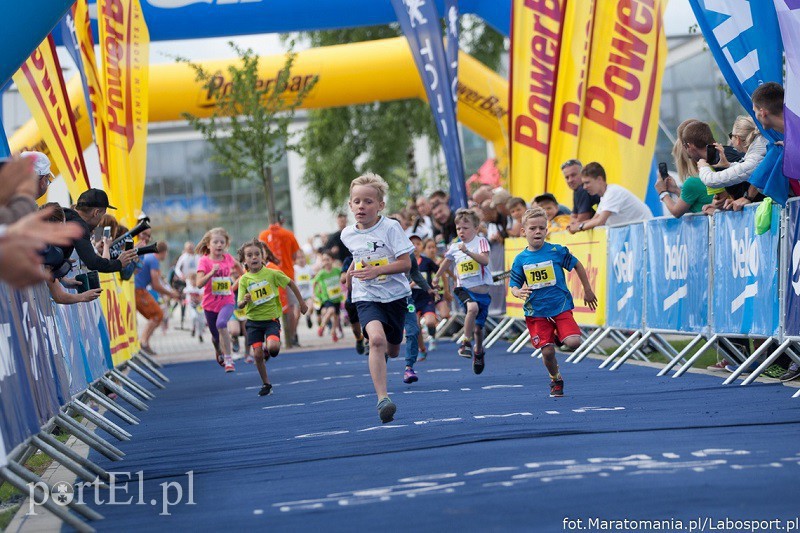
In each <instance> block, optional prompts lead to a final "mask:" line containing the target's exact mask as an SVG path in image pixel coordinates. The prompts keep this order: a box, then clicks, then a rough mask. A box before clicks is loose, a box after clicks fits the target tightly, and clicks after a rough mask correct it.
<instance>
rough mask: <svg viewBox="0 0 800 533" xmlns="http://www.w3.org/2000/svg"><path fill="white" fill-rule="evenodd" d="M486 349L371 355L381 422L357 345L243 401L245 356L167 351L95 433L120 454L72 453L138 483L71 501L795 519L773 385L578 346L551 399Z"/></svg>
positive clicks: (536, 368) (372, 522)
mask: <svg viewBox="0 0 800 533" xmlns="http://www.w3.org/2000/svg"><path fill="white" fill-rule="evenodd" d="M559 357H560V358H561V356H559ZM486 362H487V365H486V370H485V372H484V373H483V374H482V375H480V376H476V375H473V373H472V370H471V366H470V362H469V361H468V360H466V359H462V358H460V357H458V356H457V355H456V354H455V345H442V347H440V348H439V350H437V351H435V352H434V353H432V354H431V355H430V356H429V358H428V360H427V361H426V362H423V363H418V364H417V370H418V373H419V376H420V381H419V382H417V383H415V384H413V385H405V384H403V383H402V379H401V378H402V376H401V372H402V370H403V361H402V358H400V359H398V360H393V361H390V362H389V372H390V374H389V391H390V394H391V395H392V397H393V399H394V401H395V402H396V403H397V406H398V410H397V414H396V415H395V420H394V422H392V423H390V424H386V425H383V424H381V423H380V420H379V418H378V415H377V411H376V409H375V404H376V401H377V399H376V397H375V394H374V392H373V389H372V382H371V380H370V377H369V370H368V367H367V359H366V357H364V356H359V355H357V354H355V352H354V351H353V350H351V349H343V350H335V351H318V352H306V353H294V354H284V355H281V356H280V357H278V358H277V359H275V360H271V361H269V362H268V365H267V368H268V371H269V374H270V379H271V381H272V383H273V385H274V394H272V395H271V396H267V397H261V398H259V397H257V396H256V393H257V392H258V389H259V388H260V381H259V378H258V375H257V373H256V371H255V368H254V367H253V366H252V365H245V364H244V363H243V362H239V364H237V371H236V373H234V374H228V375H226V374H224V373H223V371H222V369H221V368H220V367H219V366H217V364H216V363H215V362H214V361H211V360H209V361H208V362H203V363H191V364H181V365H173V366H168V367H166V368H165V369H164V372H165V373H166V374H167V375H168V376H169V377H170V379H171V380H172V382H171V383H170V384H169V385H168V387H167V389H166V390H158V391H154V392H155V393H156V394H157V397H156V399H155V400H153V401H151V402H150V403H149V405H150V410H149V411H146V412H143V413H139V412H136V414H137V416H139V417H140V418H141V419H142V422H141V424H140V425H138V426H128V425H126V424H124V423H122V422H120V424H121V425H122V426H123V427H125V428H126V429H127V430H129V431H130V432H131V433H133V439H132V440H131V441H129V442H121V443H120V442H116V441H114V440H113V439H110V440H111V442H112V443H114V444H115V445H116V446H118V447H119V448H120V449H122V450H123V451H124V452H126V454H127V456H126V457H125V458H124V459H123V460H122V461H119V462H116V463H114V462H111V461H108V460H107V459H105V458H104V457H102V456H99V455H98V454H96V453H94V452H93V453H92V459H93V460H95V461H96V462H97V463H98V464H100V465H101V466H102V467H104V468H106V469H107V470H110V471H117V472H122V471H124V472H130V473H131V475H132V476H133V477H134V479H136V476H137V474H136V472H138V471H143V474H141V475H142V476H143V478H144V483H143V484H142V486H141V487H140V486H139V485H138V484H137V483H131V484H129V486H128V492H127V495H126V494H125V493H124V492H123V491H122V489H120V488H119V487H118V489H117V493H116V500H117V501H125V500H127V499H130V498H132V502H131V503H130V504H128V505H109V504H108V503H105V504H102V505H97V504H95V503H94V502H89V503H90V504H91V505H92V506H93V507H94V508H96V509H97V510H98V511H99V512H100V513H102V514H103V515H105V517H106V519H105V520H104V521H100V522H97V523H94V524H93V525H94V526H95V527H97V528H98V530H101V531H103V530H106V531H111V530H117V531H120V530H121V531H129V530H133V529H146V530H148V531H151V530H152V531H167V530H172V531H177V530H186V529H189V528H191V529H194V530H201V531H211V530H221V529H223V528H228V529H240V528H246V529H247V530H251V529H256V528H259V529H276V530H278V531H290V530H291V531H298V530H303V531H305V530H321V531H355V530H364V529H366V528H368V527H369V528H379V529H382V530H392V531H401V530H440V531H441V530H448V531H450V530H456V529H462V530H469V531H473V530H497V531H501V530H502V531H508V530H528V531H564V530H565V529H566V530H570V529H572V530H578V529H577V528H579V527H581V526H582V527H585V528H587V529H586V530H598V529H604V527H603V525H604V524H606V525H608V522H602V521H610V520H625V519H628V520H653V521H656V520H657V521H661V522H659V523H658V525H660V526H661V529H667V530H680V528H683V529H684V530H686V531H689V528H690V526H695V530H701V529H700V526H702V525H703V524H705V527H706V528H705V530H706V531H708V530H709V529H708V527H707V526H708V525H709V524H713V525H719V521H724V520H726V519H728V520H736V519H738V520H744V519H747V520H774V519H780V520H783V521H784V522H782V524H783V523H785V521H787V520H792V519H796V517H797V516H798V514H800V507H799V506H798V505H797V494H800V439H799V438H798V436H799V435H800V402H798V401H796V400H792V399H791V392H792V389H787V388H786V387H783V386H781V385H778V384H775V385H773V384H762V383H755V384H753V385H750V386H747V387H740V386H738V385H732V386H722V385H721V383H722V380H723V379H724V378H725V377H726V376H724V375H720V376H708V375H698V374H691V373H690V374H686V375H684V376H683V377H681V378H679V379H671V378H657V377H656V375H655V374H656V373H657V369H655V368H649V367H643V366H635V365H625V366H624V367H622V368H621V369H620V370H618V371H615V372H609V371H607V370H599V369H598V368H597V364H598V362H597V361H595V360H585V361H584V362H582V363H581V364H579V365H572V364H563V363H562V373H563V376H564V380H565V393H566V396H565V397H564V398H557V399H556V398H549V397H548V394H549V387H548V384H549V378H548V377H547V373H546V370H545V368H544V365H543V364H542V362H541V361H540V360H534V359H531V358H530V357H529V356H528V355H509V354H506V353H505V349H504V347H502V348H500V347H495V348H494V349H492V350H490V351H489V353H488V354H487V357H486ZM140 382H142V381H140ZM142 383H146V382H142ZM147 388H148V389H149V390H153V387H152V386H151V385H149V384H147ZM123 405H125V406H126V407H130V406H127V404H124V402H123ZM131 410H133V408H131ZM134 412H135V411H134ZM112 418H113V417H112ZM187 472H192V474H191V476H188V475H187ZM190 482H191V485H190ZM179 490H180V491H181V492H182V494H181V498H180V500H181V501H180V503H175V504H174V505H172V506H169V505H168V503H171V502H177V501H178V500H179V497H178V491H179ZM190 492H191V498H190V494H189V493H190ZM100 494H104V493H100ZM137 503H138V505H137ZM166 513H168V514H166ZM568 520H572V521H568ZM577 520H581V522H577ZM598 520H600V521H598ZM692 520H699V522H697V523H695V522H692V523H691V524H690V521H692ZM707 520H711V521H712V522H708V521H707ZM723 523H724V522H723ZM646 524H650V528H651V529H652V528H653V524H652V523H650V522H648V523H645V522H642V523H639V526H638V529H645V528H644V527H643V525H646ZM611 525H614V524H611ZM617 525H621V524H617ZM731 525H734V523H731ZM664 526H671V527H666V528H664ZM740 526H742V527H743V525H742V524H740ZM731 529H733V528H731Z"/></svg>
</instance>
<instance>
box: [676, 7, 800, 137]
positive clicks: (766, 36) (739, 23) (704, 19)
mask: <svg viewBox="0 0 800 533" xmlns="http://www.w3.org/2000/svg"><path fill="white" fill-rule="evenodd" d="M791 3H794V2H791ZM689 5H691V6H692V11H694V15H695V17H697V24H698V25H699V26H700V29H701V30H702V32H703V37H704V38H705V40H706V44H707V45H708V48H709V50H711V53H712V54H713V55H714V60H715V61H716V62H717V65H718V66H719V69H720V71H722V76H723V77H724V78H725V82H726V83H727V84H728V87H730V88H731V91H733V94H734V95H735V96H736V99H737V100H739V103H740V104H742V107H744V108H745V109H746V110H747V112H748V113H750V115H751V116H753V119H754V120H755V121H756V124H757V125H758V127H759V129H761V124H760V123H759V122H758V120H757V119H756V118H755V115H754V113H753V101H752V100H751V99H750V95H751V94H753V91H755V90H756V88H757V87H758V86H759V85H761V84H762V83H764V82H767V81H775V82H778V83H781V82H783V43H782V42H781V40H780V39H779V38H778V36H779V35H780V28H779V27H778V18H777V16H776V14H775V4H773V3H772V2H769V1H763V2H756V1H741V0H740V1H737V2H720V1H715V0H689ZM764 134H765V135H766V136H768V137H769V138H770V139H772V140H773V141H776V140H780V139H781V138H782V135H781V134H779V133H778V132H776V131H773V130H770V131H767V132H764Z"/></svg>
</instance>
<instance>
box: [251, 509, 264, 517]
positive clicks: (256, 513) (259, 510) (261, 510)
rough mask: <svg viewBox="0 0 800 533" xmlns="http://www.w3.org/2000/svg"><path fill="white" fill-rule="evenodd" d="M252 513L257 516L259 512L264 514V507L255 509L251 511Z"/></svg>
mask: <svg viewBox="0 0 800 533" xmlns="http://www.w3.org/2000/svg"><path fill="white" fill-rule="evenodd" d="M253 514H254V515H256V516H258V515H260V514H264V509H255V510H254V511H253Z"/></svg>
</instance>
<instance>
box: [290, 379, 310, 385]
mask: <svg viewBox="0 0 800 533" xmlns="http://www.w3.org/2000/svg"><path fill="white" fill-rule="evenodd" d="M315 381H317V380H316V379H300V380H297V381H290V382H289V383H284V385H299V384H301V383H314V382H315Z"/></svg>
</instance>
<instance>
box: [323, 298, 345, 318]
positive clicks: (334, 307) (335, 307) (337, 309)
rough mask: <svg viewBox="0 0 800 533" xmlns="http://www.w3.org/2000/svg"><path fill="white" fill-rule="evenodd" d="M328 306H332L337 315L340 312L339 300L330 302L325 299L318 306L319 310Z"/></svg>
mask: <svg viewBox="0 0 800 533" xmlns="http://www.w3.org/2000/svg"><path fill="white" fill-rule="evenodd" d="M328 307H333V309H334V311H336V314H337V315H339V313H341V312H342V305H341V303H340V302H331V301H327V302H325V303H323V304H322V305H321V306H320V308H319V310H320V311H322V310H323V309H327V308H328Z"/></svg>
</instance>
